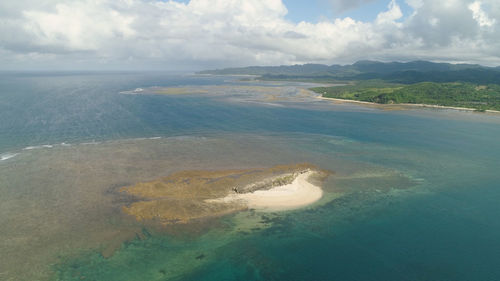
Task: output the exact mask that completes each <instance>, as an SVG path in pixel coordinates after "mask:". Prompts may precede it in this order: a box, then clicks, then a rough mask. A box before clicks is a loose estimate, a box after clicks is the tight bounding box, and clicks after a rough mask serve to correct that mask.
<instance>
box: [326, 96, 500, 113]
mask: <svg viewBox="0 0 500 281" xmlns="http://www.w3.org/2000/svg"><path fill="white" fill-rule="evenodd" d="M317 98H318V99H321V100H329V101H335V102H341V103H356V104H362V105H367V106H377V107H380V108H390V107H395V106H404V107H428V108H439V109H453V110H461V111H473V112H477V109H475V108H468V107H456V106H445V105H435V104H423V103H394V104H381V103H375V102H368V101H359V100H349V99H339V98H327V97H323V96H318V97H317ZM484 112H487V113H500V111H498V110H491V109H487V110H485V111H484Z"/></svg>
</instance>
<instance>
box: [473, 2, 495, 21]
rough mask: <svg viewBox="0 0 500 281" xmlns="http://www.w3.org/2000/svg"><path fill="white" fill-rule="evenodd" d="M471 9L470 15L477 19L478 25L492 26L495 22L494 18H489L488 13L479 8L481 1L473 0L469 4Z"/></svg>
mask: <svg viewBox="0 0 500 281" xmlns="http://www.w3.org/2000/svg"><path fill="white" fill-rule="evenodd" d="M468 7H469V10H471V11H472V17H473V18H474V19H475V20H476V21H477V23H478V24H479V25H480V26H492V25H494V24H495V20H494V19H490V18H489V17H488V15H487V14H486V13H485V12H484V11H483V10H482V9H481V2H479V1H475V2H474V3H471V4H470V5H469V6H468Z"/></svg>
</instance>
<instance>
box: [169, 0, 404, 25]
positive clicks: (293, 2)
mask: <svg viewBox="0 0 500 281" xmlns="http://www.w3.org/2000/svg"><path fill="white" fill-rule="evenodd" d="M175 1H176V2H181V3H188V2H189V0H175ZM389 2H390V0H371V1H370V0H368V1H367V3H363V4H360V5H359V6H358V7H356V8H353V9H349V10H346V11H341V12H339V11H338V10H336V7H335V5H334V4H333V3H332V1H329V0H283V3H284V4H285V5H286V7H287V9H288V14H287V16H286V18H287V19H289V20H291V21H293V22H296V23H298V22H301V21H306V22H312V23H317V22H319V21H322V20H325V19H326V20H330V21H331V20H334V19H335V18H345V17H350V18H352V19H354V20H357V21H364V22H369V21H373V20H374V19H375V18H376V17H377V14H378V13H380V12H383V11H385V10H386V9H387V5H388V4H389ZM396 3H397V4H398V5H399V7H400V8H401V10H402V12H403V14H404V18H405V17H407V16H408V15H410V14H411V12H412V9H411V7H409V6H408V5H407V4H406V2H405V1H404V0H399V1H396ZM404 18H403V19H404Z"/></svg>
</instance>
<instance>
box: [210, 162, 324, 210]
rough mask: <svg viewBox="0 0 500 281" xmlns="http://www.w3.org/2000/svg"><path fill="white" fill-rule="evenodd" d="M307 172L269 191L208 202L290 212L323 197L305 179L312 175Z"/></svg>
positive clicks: (316, 187)
mask: <svg viewBox="0 0 500 281" xmlns="http://www.w3.org/2000/svg"><path fill="white" fill-rule="evenodd" d="M314 173H315V172H314V171H308V172H305V173H303V174H300V175H298V176H297V178H295V180H294V181H293V182H292V183H290V184H287V185H282V186H278V187H275V188H272V189H269V190H257V191H255V192H253V193H244V194H230V195H228V196H226V197H224V198H219V199H214V200H209V201H210V202H225V203H231V202H241V203H243V204H246V205H247V206H248V207H249V208H252V209H264V210H291V209H296V208H300V207H304V206H306V205H309V204H312V203H314V202H316V201H318V200H319V199H320V198H321V197H322V196H323V190H322V189H321V188H320V187H319V186H316V185H313V184H311V183H310V182H308V181H307V179H308V178H309V177H310V176H311V175H312V174H314Z"/></svg>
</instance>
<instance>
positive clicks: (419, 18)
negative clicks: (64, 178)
mask: <svg viewBox="0 0 500 281" xmlns="http://www.w3.org/2000/svg"><path fill="white" fill-rule="evenodd" d="M18 1H20V3H22V5H6V4H5V3H3V4H1V3H0V11H1V10H2V9H3V13H2V12H0V22H2V24H1V25H0V60H2V61H4V62H7V64H6V65H9V63H10V65H13V64H15V62H19V65H26V66H27V67H29V66H30V65H31V66H33V65H46V64H49V63H53V64H55V65H62V66H65V65H66V66H67V65H71V66H72V67H73V68H75V67H76V68H78V67H88V68H92V67H93V68H95V67H96V66H102V67H109V68H120V67H123V68H130V67H136V66H140V67H143V68H168V69H178V68H179V67H182V68H206V67H223V66H241V65H249V64H252V65H255V64H263V65H272V64H291V63H306V62H318V63H349V62H353V61H355V60H358V59H368V58H369V59H383V60H393V59H394V60H398V59H399V60H401V59H404V60H409V59H436V60H460V61H464V60H465V61H473V62H482V60H483V58H486V57H487V58H488V59H487V60H486V59H484V60H485V61H487V62H489V63H500V57H499V55H498V54H500V52H499V51H500V49H499V45H500V36H499V34H498V31H497V30H495V29H494V27H495V23H496V18H498V17H499V16H500V3H496V2H497V1H496V0H484V1H485V5H488V7H489V8H490V9H489V10H488V11H489V13H488V14H486V13H485V12H484V11H483V10H482V6H481V4H480V3H479V2H474V3H472V2H471V1H470V0H443V1H433V0H407V3H408V4H410V5H411V6H412V7H413V8H414V12H413V14H412V15H411V16H409V17H407V18H406V19H405V18H403V13H402V11H401V9H400V7H399V5H398V3H397V2H396V0H391V1H388V7H387V10H386V11H382V12H380V13H379V14H378V15H377V17H376V19H375V20H374V21H373V22H362V21H356V20H354V19H351V18H349V17H346V18H337V19H335V20H332V21H328V20H324V21H321V22H318V23H310V22H300V23H293V22H290V21H288V20H286V19H285V15H286V13H287V8H286V6H285V5H284V4H283V2H282V1H281V0H191V1H190V2H189V3H187V4H183V3H179V2H174V1H167V2H164V1H158V0H45V1H29V0H18ZM487 1H489V2H487ZM31 2H33V3H32V4H33V5H29V3H31ZM2 5H3V6H2ZM23 7H29V8H23ZM481 27H489V28H488V30H483V28H481ZM481 54H484V56H481ZM4 56H9V58H8V59H7V58H6V57H5V58H4ZM30 63H31V64H30Z"/></svg>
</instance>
